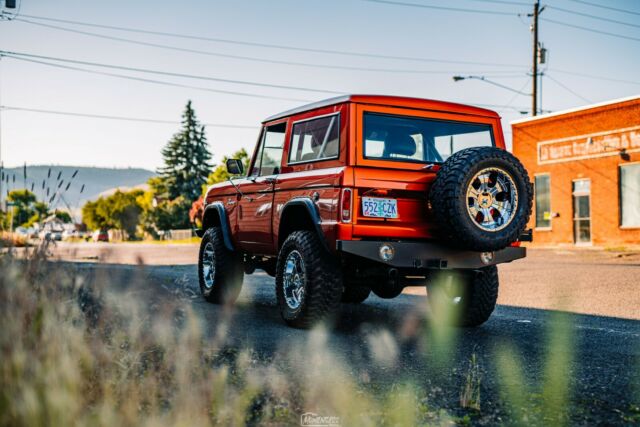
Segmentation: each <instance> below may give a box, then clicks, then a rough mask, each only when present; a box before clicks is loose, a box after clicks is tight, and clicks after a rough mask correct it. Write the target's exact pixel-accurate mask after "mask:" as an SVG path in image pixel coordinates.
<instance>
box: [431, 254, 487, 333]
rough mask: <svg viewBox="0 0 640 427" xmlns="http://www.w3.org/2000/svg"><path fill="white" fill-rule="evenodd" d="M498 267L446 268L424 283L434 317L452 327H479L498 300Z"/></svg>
mask: <svg viewBox="0 0 640 427" xmlns="http://www.w3.org/2000/svg"><path fill="white" fill-rule="evenodd" d="M498 286H499V281H498V269H497V268H496V267H495V266H491V267H485V268H482V269H480V270H478V271H465V270H458V271H456V270H450V271H446V272H442V273H440V274H438V275H437V276H435V277H434V278H433V279H432V280H431V281H430V283H429V284H428V285H427V297H428V301H429V306H430V307H431V310H432V313H433V315H434V320H435V321H437V322H441V323H447V324H450V325H455V326H479V325H481V324H483V323H484V322H486V321H487V320H489V317H490V316H491V313H493V310H494V309H495V307H496V302H497V300H498Z"/></svg>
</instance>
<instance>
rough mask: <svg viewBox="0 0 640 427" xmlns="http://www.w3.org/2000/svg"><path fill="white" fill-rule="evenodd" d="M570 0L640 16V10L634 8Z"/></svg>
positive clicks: (575, 0)
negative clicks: (633, 9)
mask: <svg viewBox="0 0 640 427" xmlns="http://www.w3.org/2000/svg"><path fill="white" fill-rule="evenodd" d="M569 1H572V2H575V3H581V4H586V5H589V6H593V7H599V8H602V9H607V10H613V11H616V12H621V13H629V14H631V15H638V16H640V12H635V11H632V10H627V9H619V8H617V7H611V6H604V5H601V4H597V3H592V2H589V1H584V0H569Z"/></svg>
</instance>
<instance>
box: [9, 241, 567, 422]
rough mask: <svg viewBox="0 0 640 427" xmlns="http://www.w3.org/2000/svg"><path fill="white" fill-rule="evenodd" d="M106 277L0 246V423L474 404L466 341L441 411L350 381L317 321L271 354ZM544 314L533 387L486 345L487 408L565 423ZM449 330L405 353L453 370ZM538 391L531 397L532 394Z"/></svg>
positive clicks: (384, 351) (241, 417) (396, 351)
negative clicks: (494, 395) (540, 366)
mask: <svg viewBox="0 0 640 427" xmlns="http://www.w3.org/2000/svg"><path fill="white" fill-rule="evenodd" d="M131 280H132V281H135V280H142V278H136V277H135V275H134V277H133V278H132V279H131ZM113 281H114V279H113V278H112V277H111V278H110V277H109V276H107V275H100V274H96V275H93V276H92V275H88V274H85V273H82V272H79V270H77V269H75V268H73V267H71V266H64V265H56V264H54V263H49V262H47V261H46V247H40V248H37V249H34V250H33V251H32V252H31V254H30V255H29V256H28V257H27V259H26V260H20V261H18V260H16V259H14V258H13V257H12V256H11V254H10V253H9V254H5V255H4V256H1V257H0V325H2V328H1V329H0V352H1V354H0V356H1V358H2V362H1V364H0V427H3V426H27V425H28V426H39V425H43V426H44V425H46V426H53V427H57V426H70V425H78V426H84V425H86V426H101V425H104V426H113V425H118V426H134V425H142V426H156V425H171V426H181V425H183V426H209V425H224V426H241V425H299V424H300V415H301V414H303V413H305V412H314V413H318V414H321V415H330V416H336V417H339V420H340V423H341V425H343V426H360V425H364V426H367V425H383V426H412V425H450V424H468V423H474V422H476V421H477V420H478V419H479V417H482V416H483V407H482V404H483V402H482V401H481V399H480V391H481V387H482V382H483V381H484V378H485V377H484V376H483V375H482V372H483V371H484V367H482V366H481V362H480V360H479V359H478V358H477V357H476V352H477V351H478V350H477V349H476V350H474V353H473V355H472V357H471V359H470V360H469V361H468V364H467V366H468V369H467V370H466V371H465V372H460V373H458V374H457V375H458V379H459V382H458V383H459V384H462V386H461V387H460V388H457V389H456V390H453V392H452V395H453V396H454V400H455V399H456V397H455V396H458V397H459V403H460V408H459V410H453V411H452V410H451V409H448V410H443V409H442V408H437V407H434V406H433V405H432V403H431V401H430V396H431V390H424V389H421V388H420V387H418V386H417V384H424V380H425V379H424V378H420V379H418V378H416V381H415V382H414V381H411V380H406V379H399V380H398V381H397V382H394V383H393V384H392V385H391V386H390V387H386V388H384V389H381V390H377V389H376V387H375V386H374V385H373V384H368V381H363V380H357V379H355V378H356V377H357V375H356V376H354V375H352V372H351V371H352V370H353V368H352V367H350V366H345V365H344V362H343V361H344V358H339V357H336V355H335V354H334V353H332V351H331V350H330V347H331V346H330V344H329V341H328V333H327V331H326V330H323V329H316V330H313V331H309V332H307V339H306V341H305V342H304V344H301V345H299V346H298V347H295V348H291V349H290V351H289V352H288V354H287V355H286V357H285V359H284V360H278V361H277V363H276V362H275V361H273V360H269V359H267V358H265V357H264V356H260V355H259V354H256V353H255V352H254V351H252V350H251V349H249V348H238V347H237V345H236V346H233V345H229V341H228V340H227V338H228V323H227V320H226V319H228V318H229V316H230V312H228V313H226V314H223V315H221V318H220V319H219V321H218V323H217V324H216V330H215V331H213V333H211V332H209V333H207V334H204V331H203V325H201V322H200V320H199V318H198V317H197V316H196V315H195V314H194V313H193V312H192V305H191V302H190V298H189V297H188V295H181V294H180V292H176V293H174V294H171V293H167V294H166V295H163V296H162V298H159V299H158V300H157V301H153V302H152V303H149V301H146V300H145V301H141V300H138V299H137V298H136V297H135V296H134V294H133V293H128V294H127V295H126V298H123V295H122V294H121V293H120V294H119V293H117V292H116V291H114V290H113V288H114V287H116V286H114V285H116V284H115V283H113ZM556 324H557V325H558V326H557V327H554V328H553V329H552V330H551V331H550V333H549V334H548V337H549V339H548V344H549V351H548V352H547V355H548V357H547V364H546V369H545V371H544V379H543V383H542V385H541V386H540V387H539V388H536V389H528V388H527V386H526V384H524V382H525V380H524V375H523V372H522V369H521V367H520V366H521V364H520V362H519V360H518V356H517V354H516V352H515V351H512V350H511V349H509V348H507V347H504V348H502V349H498V351H496V353H495V358H496V360H497V364H498V369H496V372H498V373H499V375H500V378H499V384H500V391H501V395H502V400H503V401H504V406H505V408H506V409H505V411H506V412H504V413H503V414H502V416H507V417H508V418H489V420H493V421H496V422H497V420H501V421H500V422H507V423H508V424H530V423H533V424H540V423H542V424H546V423H551V424H554V425H558V424H564V423H566V422H567V419H568V414H567V412H566V410H565V409H566V407H567V404H568V402H569V400H570V399H571V388H570V382H569V380H568V377H567V374H566V372H567V367H568V365H569V363H570V362H571V359H572V352H571V351H570V349H571V342H572V337H571V335H570V328H568V327H567V322H566V321H565V320H563V319H559V321H558V322H556ZM452 331H453V330H452V329H449V328H445V327H442V326H441V325H438V324H436V323H434V324H433V326H432V330H431V331H430V332H429V339H430V342H429V345H431V346H432V348H435V349H439V350H436V351H435V352H434V353H432V354H430V355H429V356H428V355H427V354H426V353H425V354H418V355H416V356H415V357H422V358H425V359H429V361H428V363H433V364H437V365H438V366H440V365H441V366H442V367H443V368H442V369H443V372H451V369H450V368H451V364H452V363H453V362H452V361H450V360H449V359H448V356H447V354H450V353H451V349H452V348H454V347H453V346H455V343H456V340H457V339H458V336H457V333H456V332H452ZM366 342H367V343H368V346H369V354H370V355H371V363H372V364H376V365H377V366H379V367H381V369H386V368H388V367H393V366H395V367H396V368H397V365H398V363H399V362H398V358H399V355H400V353H401V351H402V350H401V349H400V345H399V342H398V339H397V337H395V336H393V335H392V334H391V333H389V332H387V331H380V330H377V331H372V332H371V333H370V334H369V336H368V338H367V340H366ZM536 393H538V394H539V395H540V396H541V398H540V399H539V404H533V405H532V403H531V399H530V397H531V396H534V395H535V394H536ZM506 420H509V421H506ZM485 423H486V420H485Z"/></svg>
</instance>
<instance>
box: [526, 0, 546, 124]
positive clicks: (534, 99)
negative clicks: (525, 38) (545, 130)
mask: <svg viewBox="0 0 640 427" xmlns="http://www.w3.org/2000/svg"><path fill="white" fill-rule="evenodd" d="M545 7H546V6H542V7H540V0H536V1H535V2H534V3H533V13H532V14H530V15H528V16H530V17H532V18H533V23H532V24H531V31H532V32H533V69H532V73H531V74H532V75H533V84H532V89H531V115H532V116H536V115H537V114H538V76H539V73H538V64H539V63H540V62H541V61H544V58H542V57H541V53H543V52H541V51H540V50H541V49H540V43H539V42H538V18H539V17H540V14H541V13H542V11H543V10H544V8H545ZM543 50H544V49H543Z"/></svg>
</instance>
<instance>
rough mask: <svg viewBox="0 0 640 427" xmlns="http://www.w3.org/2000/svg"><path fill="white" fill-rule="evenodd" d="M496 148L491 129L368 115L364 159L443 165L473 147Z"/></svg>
mask: <svg viewBox="0 0 640 427" xmlns="http://www.w3.org/2000/svg"><path fill="white" fill-rule="evenodd" d="M493 145H494V141H493V132H492V126H491V125H488V124H478V123H463V122H452V121H444V120H434V119H424V118H418V117H408V116H390V115H384V114H373V113H365V115H364V157H365V158H366V159H380V160H394V161H402V162H418V163H440V162H444V161H445V160H447V159H448V158H449V156H451V155H452V154H453V153H455V152H457V151H460V150H463V149H465V148H470V147H491V146H493Z"/></svg>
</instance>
